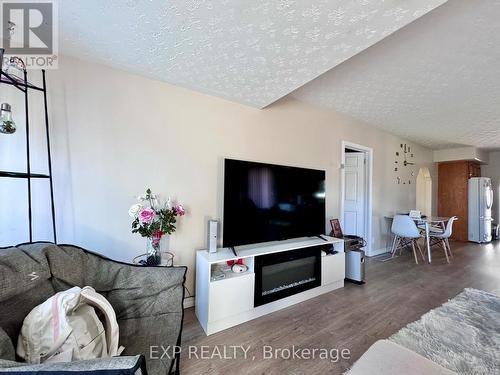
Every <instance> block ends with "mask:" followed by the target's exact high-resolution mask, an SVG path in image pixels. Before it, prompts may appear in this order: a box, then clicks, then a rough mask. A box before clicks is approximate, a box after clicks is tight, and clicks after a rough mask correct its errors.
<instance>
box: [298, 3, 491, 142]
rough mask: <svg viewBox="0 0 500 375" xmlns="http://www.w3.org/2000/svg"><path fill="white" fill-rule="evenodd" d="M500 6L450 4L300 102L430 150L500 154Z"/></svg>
mask: <svg viewBox="0 0 500 375" xmlns="http://www.w3.org/2000/svg"><path fill="white" fill-rule="evenodd" d="M499 20H500V1H498V0H481V1H470V0H454V1H449V2H447V3H446V4H444V5H442V6H441V7H439V8H437V9H435V10H434V11H432V12H430V13H429V14H427V15H425V16H424V17H422V18H420V19H418V20H416V21H415V22H413V23H411V24H410V25H408V26H406V27H405V28H403V29H401V30H399V31H398V32H397V33H394V34H392V35H391V36H389V37H387V38H386V39H384V40H383V41H381V42H380V43H378V44H377V45H376V46H373V47H371V48H368V49H367V50H365V51H363V52H362V53H360V54H358V55H356V56H354V57H353V58H351V59H350V60H349V61H347V62H345V63H344V64H341V65H339V66H337V67H336V68H335V69H333V70H331V71H329V72H328V73H326V74H324V75H322V76H321V77H319V78H317V79H315V80H313V81H312V82H310V83H308V84H306V85H305V86H303V87H302V88H300V89H299V90H297V91H296V92H294V93H293V94H292V95H293V96H294V97H295V98H297V99H300V100H303V101H307V102H310V103H313V104H316V105H321V106H326V107H329V108H332V109H334V110H336V111H339V112H343V113H346V114H349V115H350V116H353V117H355V118H358V119H361V120H364V121H366V122H368V123H370V124H372V125H376V126H379V127H380V128H382V129H385V130H387V131H389V132H391V133H393V134H396V135H399V136H401V137H403V138H406V139H410V140H413V141H414V142H417V143H420V144H422V145H425V146H428V147H430V148H435V149H439V148H446V147H454V146H457V145H472V146H476V147H484V148H498V147H500V132H499V131H498V130H499V127H500V105H499V98H500V69H499V67H500V48H499V42H500V22H499Z"/></svg>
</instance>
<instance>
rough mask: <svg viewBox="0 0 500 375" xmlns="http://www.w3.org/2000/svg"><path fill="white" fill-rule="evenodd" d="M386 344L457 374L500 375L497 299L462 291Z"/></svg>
mask: <svg viewBox="0 0 500 375" xmlns="http://www.w3.org/2000/svg"><path fill="white" fill-rule="evenodd" d="M389 340H391V341H393V342H395V343H397V344H399V345H401V346H404V347H406V348H408V349H410V350H413V351H414V352H417V353H418V354H420V355H422V356H424V357H426V358H428V359H430V360H431V361H433V362H436V363H438V364H440V365H441V366H443V367H445V368H447V369H449V370H451V371H454V372H456V373H458V374H478V375H479V374H500V297H498V296H496V295H494V294H491V293H487V292H484V291H481V290H477V289H465V290H464V291H463V292H462V293H460V294H459V295H458V296H456V297H455V298H453V299H451V300H449V301H448V302H446V303H445V304H443V305H442V306H440V307H438V308H436V309H434V310H431V311H429V312H428V313H426V314H425V315H423V316H422V318H421V319H420V320H418V321H416V322H413V323H410V324H408V325H407V326H406V327H404V328H403V329H401V330H400V331H399V332H397V333H396V334H394V335H393V336H391V337H390V338H389Z"/></svg>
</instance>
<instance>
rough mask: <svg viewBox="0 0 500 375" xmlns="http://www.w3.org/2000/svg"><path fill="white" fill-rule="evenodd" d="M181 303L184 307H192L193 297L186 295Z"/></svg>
mask: <svg viewBox="0 0 500 375" xmlns="http://www.w3.org/2000/svg"><path fill="white" fill-rule="evenodd" d="M183 305H184V308H185V309H188V308H190V307H193V306H194V297H186V298H184V303H183Z"/></svg>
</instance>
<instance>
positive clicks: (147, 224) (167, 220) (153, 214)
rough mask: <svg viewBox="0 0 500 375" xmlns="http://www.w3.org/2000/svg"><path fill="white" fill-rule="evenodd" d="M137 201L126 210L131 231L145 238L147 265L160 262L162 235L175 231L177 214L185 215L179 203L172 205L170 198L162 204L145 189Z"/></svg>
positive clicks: (149, 190)
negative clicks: (130, 219) (131, 219)
mask: <svg viewBox="0 0 500 375" xmlns="http://www.w3.org/2000/svg"><path fill="white" fill-rule="evenodd" d="M138 200H139V203H136V204H134V205H132V206H131V207H130V209H129V211H128V213H129V215H130V217H132V218H133V219H134V220H133V221H132V233H139V234H140V235H141V236H142V237H145V238H146V239H147V242H146V248H147V259H146V264H147V265H159V264H160V263H161V251H160V242H161V239H162V237H163V236H164V235H168V234H172V233H174V232H175V229H176V228H175V223H176V221H177V216H183V215H185V213H186V211H185V210H184V207H182V205H181V204H175V205H172V204H171V202H170V199H168V200H167V201H166V202H165V203H164V204H161V203H160V200H159V199H158V197H157V196H156V195H155V194H153V193H152V192H151V189H147V190H146V194H145V195H143V196H140V197H138Z"/></svg>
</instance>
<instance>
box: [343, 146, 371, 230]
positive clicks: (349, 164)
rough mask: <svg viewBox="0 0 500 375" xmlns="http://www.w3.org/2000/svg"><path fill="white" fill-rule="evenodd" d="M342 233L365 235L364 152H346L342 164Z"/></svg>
mask: <svg viewBox="0 0 500 375" xmlns="http://www.w3.org/2000/svg"><path fill="white" fill-rule="evenodd" d="M344 172H345V173H344V175H345V178H344V183H345V186H344V217H343V222H342V226H343V232H344V234H354V235H356V236H361V237H364V236H365V189H366V181H365V154H364V152H346V154H345V165H344Z"/></svg>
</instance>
